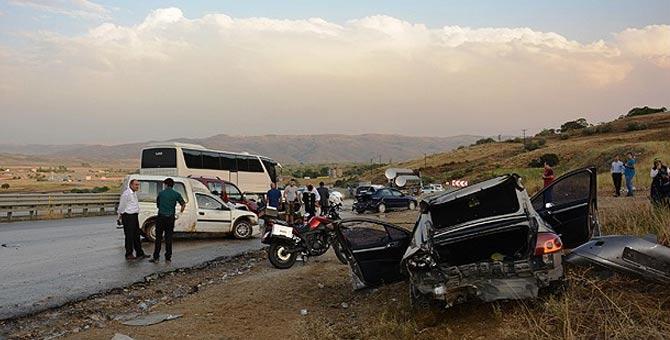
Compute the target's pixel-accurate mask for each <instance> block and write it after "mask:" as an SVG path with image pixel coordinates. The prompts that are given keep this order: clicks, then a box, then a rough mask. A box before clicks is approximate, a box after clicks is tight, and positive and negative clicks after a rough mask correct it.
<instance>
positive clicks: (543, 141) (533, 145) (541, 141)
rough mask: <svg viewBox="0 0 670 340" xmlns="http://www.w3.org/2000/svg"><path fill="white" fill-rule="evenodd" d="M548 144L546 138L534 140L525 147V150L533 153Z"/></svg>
mask: <svg viewBox="0 0 670 340" xmlns="http://www.w3.org/2000/svg"><path fill="white" fill-rule="evenodd" d="M546 143H547V140H546V139H544V138H533V139H531V140H529V141H528V142H527V143H526V145H524V146H523V148H524V149H525V150H526V151H533V150H537V149H539V148H541V147H544V145H545V144H546Z"/></svg>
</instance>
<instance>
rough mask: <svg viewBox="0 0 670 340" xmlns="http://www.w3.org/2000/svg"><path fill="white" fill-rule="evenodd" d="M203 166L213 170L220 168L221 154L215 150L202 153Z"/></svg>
mask: <svg viewBox="0 0 670 340" xmlns="http://www.w3.org/2000/svg"><path fill="white" fill-rule="evenodd" d="M202 168H203V169H211V170H220V168H221V166H220V164H219V155H218V154H217V153H214V152H203V153H202Z"/></svg>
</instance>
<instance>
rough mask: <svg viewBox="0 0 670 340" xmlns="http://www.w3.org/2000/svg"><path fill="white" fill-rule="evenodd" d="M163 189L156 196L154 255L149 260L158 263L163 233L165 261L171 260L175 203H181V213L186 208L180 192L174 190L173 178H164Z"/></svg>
mask: <svg viewBox="0 0 670 340" xmlns="http://www.w3.org/2000/svg"><path fill="white" fill-rule="evenodd" d="M163 184H164V185H165V189H163V190H162V191H161V192H159V193H158V197H156V206H158V218H157V220H156V241H155V242H154V256H153V258H152V259H151V260H149V261H151V262H153V263H158V259H159V257H160V253H161V242H162V241H163V234H165V262H166V263H168V264H169V263H171V262H172V233H173V232H174V221H175V219H177V217H176V216H175V206H176V205H177V203H179V204H180V205H181V211H180V212H181V213H183V212H184V208H186V202H184V198H183V197H181V194H180V193H178V192H177V191H175V190H174V180H173V179H172V178H166V179H165V180H164V181H163Z"/></svg>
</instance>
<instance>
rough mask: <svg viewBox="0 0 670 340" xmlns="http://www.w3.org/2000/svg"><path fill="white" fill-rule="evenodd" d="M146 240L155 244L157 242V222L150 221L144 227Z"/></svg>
mask: <svg viewBox="0 0 670 340" xmlns="http://www.w3.org/2000/svg"><path fill="white" fill-rule="evenodd" d="M143 230H144V238H145V239H146V240H147V241H150V242H154V241H156V221H148V222H147V223H146V224H145V225H144V229H143Z"/></svg>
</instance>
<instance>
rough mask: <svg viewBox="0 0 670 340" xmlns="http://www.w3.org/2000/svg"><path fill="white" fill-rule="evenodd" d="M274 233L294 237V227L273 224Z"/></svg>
mask: <svg viewBox="0 0 670 340" xmlns="http://www.w3.org/2000/svg"><path fill="white" fill-rule="evenodd" d="M272 235H276V236H284V237H288V238H292V237H293V228H291V227H284V226H281V225H273V226H272Z"/></svg>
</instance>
